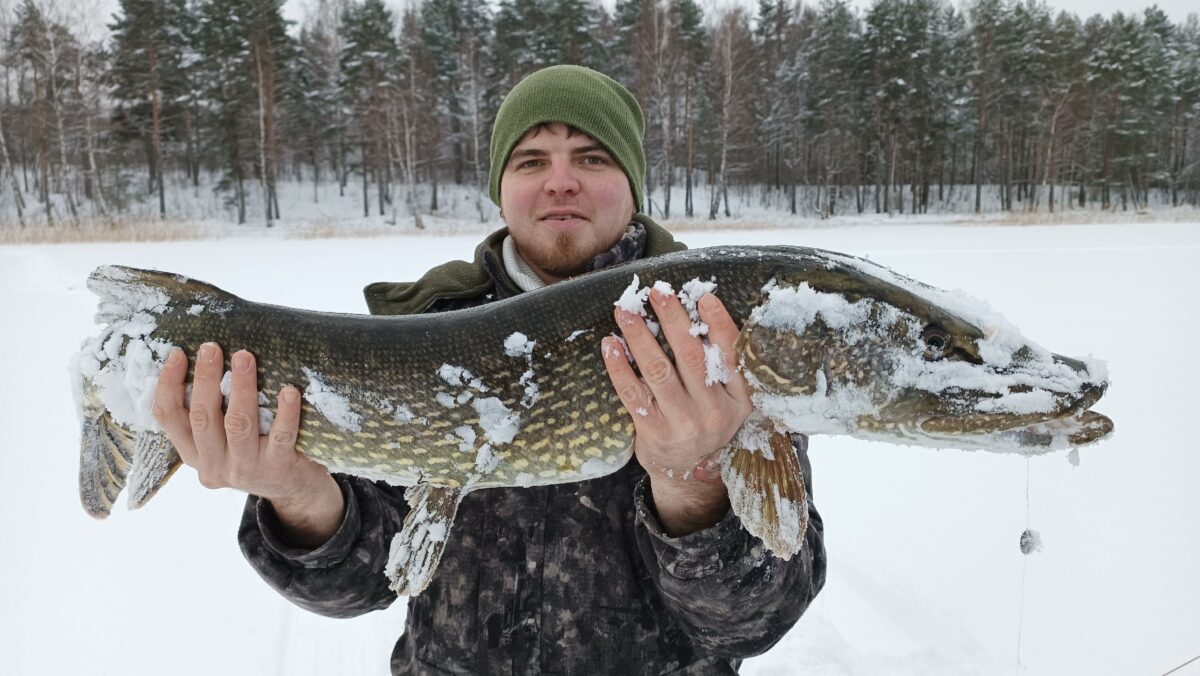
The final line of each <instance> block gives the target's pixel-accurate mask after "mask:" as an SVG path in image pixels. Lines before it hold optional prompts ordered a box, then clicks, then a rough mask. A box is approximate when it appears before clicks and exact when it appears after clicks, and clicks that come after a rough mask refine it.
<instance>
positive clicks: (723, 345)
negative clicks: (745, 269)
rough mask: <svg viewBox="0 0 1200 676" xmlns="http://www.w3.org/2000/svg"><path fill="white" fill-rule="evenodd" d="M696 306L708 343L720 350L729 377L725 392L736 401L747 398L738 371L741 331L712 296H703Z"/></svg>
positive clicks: (747, 393)
mask: <svg viewBox="0 0 1200 676" xmlns="http://www.w3.org/2000/svg"><path fill="white" fill-rule="evenodd" d="M696 305H697V307H698V309H699V310H700V319H701V320H703V321H704V323H705V324H708V341H709V343H711V344H712V345H715V346H717V347H718V348H720V350H721V359H722V362H723V363H724V364H725V369H726V373H727V375H728V376H729V379H728V381H727V382H726V383H725V390H726V391H727V392H728V393H729V394H730V395H731V396H733V397H735V398H738V399H741V398H745V397H748V396H749V394H750V393H749V388H748V387H747V386H746V380H745V378H742V374H741V372H739V371H738V353H737V339H738V335H739V334H740V333H741V330H740V329H738V326H737V323H736V322H734V321H733V317H731V316H730V315H729V311H728V310H726V309H725V304H724V303H722V302H721V299H719V298H717V297H716V296H714V295H713V294H711V293H706V294H704V295H703V296H702V297H701V298H700V301H699V302H698V303H697V304H696Z"/></svg>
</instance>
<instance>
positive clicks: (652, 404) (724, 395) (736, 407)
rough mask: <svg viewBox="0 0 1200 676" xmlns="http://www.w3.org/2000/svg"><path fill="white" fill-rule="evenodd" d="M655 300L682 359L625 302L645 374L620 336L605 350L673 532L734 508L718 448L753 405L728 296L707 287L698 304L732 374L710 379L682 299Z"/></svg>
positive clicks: (626, 324)
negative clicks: (718, 465) (708, 291)
mask: <svg viewBox="0 0 1200 676" xmlns="http://www.w3.org/2000/svg"><path fill="white" fill-rule="evenodd" d="M650 300H651V305H652V306H653V308H654V312H655V314H656V315H657V317H658V320H659V322H660V323H661V325H662V331H663V334H664V335H665V337H666V339H667V343H668V344H669V345H670V346H671V351H672V352H673V353H674V355H675V360H674V361H672V360H671V358H670V357H668V356H667V354H666V353H665V352H663V350H662V348H661V347H660V346H659V344H658V341H657V339H655V337H654V335H653V334H651V332H650V329H649V327H647V326H646V322H645V320H644V319H643V318H641V317H639V316H637V315H634V314H632V313H629V312H626V311H625V310H622V309H617V310H616V319H617V324H618V326H619V327H620V329H621V334H622V335H623V336H624V338H625V341H626V343H627V344H628V346H629V351H630V353H631V354H632V355H633V358H634V360H635V361H636V362H637V364H638V367H639V369H640V370H641V373H642V377H641V378H639V377H638V376H637V374H636V373H635V372H634V370H633V368H632V367H631V366H630V364H629V362H628V360H627V359H626V357H625V351H624V349H623V348H622V347H621V345H620V343H619V342H618V341H617V339H616V338H614V337H609V338H605V339H604V341H603V342H602V353H603V355H604V361H605V367H606V368H607V369H608V374H609V378H611V379H612V383H613V387H615V388H616V391H617V396H619V397H620V398H621V403H623V404H624V405H625V408H626V409H628V410H629V412H630V414H631V416H632V417H633V422H634V428H635V431H636V436H635V438H634V445H633V452H634V454H635V455H636V456H637V459H638V462H640V463H641V464H642V467H644V468H645V469H646V472H647V473H648V474H649V475H650V482H651V490H652V491H653V494H654V501H655V507H656V508H657V511H658V513H659V518H660V520H661V521H662V522H663V526H664V528H666V529H667V531H668V534H671V535H677V534H682V533H684V532H692V531H694V530H699V529H700V528H703V527H707V526H710V525H712V524H713V523H716V521H718V520H720V518H721V517H722V516H723V515H724V513H725V510H726V509H728V504H729V503H728V496H727V493H726V491H725V486H724V484H723V483H721V478H720V473H719V470H717V469H716V464H715V462H714V461H715V455H716V453H717V452H718V451H720V450H721V449H723V448H724V447H725V446H726V445H728V444H729V442H730V441H731V440H732V439H733V437H734V435H735V434H736V433H737V431H738V429H739V428H740V427H741V426H742V423H743V422H745V421H746V418H747V417H748V416H749V415H750V411H751V409H752V408H753V406H752V404H751V402H750V393H749V389H748V388H747V386H746V382H745V380H744V379H743V378H742V376H741V374H740V373H738V370H737V354H736V352H735V349H734V347H735V343H736V342H737V336H738V328H737V325H736V324H735V323H734V321H733V318H732V317H730V316H729V313H728V312H727V311H726V310H725V306H724V305H722V304H721V301H720V300H718V299H717V297H716V296H714V295H712V294H706V295H705V296H704V297H702V298H701V299H700V301H699V303H698V308H699V311H700V319H701V320H702V321H704V323H706V324H707V325H708V337H709V341H710V343H711V345H713V346H716V347H717V348H719V349H720V351H721V360H722V362H723V364H724V367H725V372H726V373H727V374H728V375H729V378H728V382H724V383H722V382H713V383H711V384H708V383H707V382H706V381H707V378H708V369H707V366H706V365H707V361H708V359H707V355H706V354H705V346H704V343H703V341H702V340H701V339H700V338H699V337H697V336H693V335H691V333H690V332H689V329H690V328H691V319H690V318H689V317H688V313H687V311H686V310H685V309H684V307H683V305H682V304H681V303H680V302H679V299H678V298H677V297H676V296H675V295H674V294H667V293H662V292H660V291H658V290H654V289H652V290H651V291H650ZM673 530H674V531H676V532H672V531H673Z"/></svg>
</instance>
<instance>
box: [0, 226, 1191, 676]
mask: <svg viewBox="0 0 1200 676" xmlns="http://www.w3.org/2000/svg"><path fill="white" fill-rule="evenodd" d="M680 237H681V239H683V240H684V241H686V242H688V243H689V244H690V245H692V246H707V245H714V244H794V245H804V246H816V247H821V248H828V249H835V250H838V251H843V252H846V253H852V254H856V255H861V256H869V257H870V258H871V259H872V260H874V261H876V262H878V263H882V264H883V265H886V266H889V267H891V268H893V269H895V270H896V271H898V272H901V273H903V274H906V275H908V276H911V277H914V278H916V279H919V280H921V281H924V282H926V283H929V284H933V285H935V286H940V287H944V288H960V289H963V290H965V291H967V292H968V293H970V294H972V295H974V296H976V297H978V298H981V299H984V300H986V301H987V302H988V303H989V304H990V305H991V307H992V308H993V309H995V310H997V311H999V312H1000V313H1002V314H1004V315H1005V316H1006V317H1007V318H1008V319H1009V320H1011V321H1012V322H1013V323H1014V324H1015V325H1016V326H1018V327H1019V328H1020V329H1021V330H1022V332H1023V333H1024V334H1025V335H1026V336H1028V337H1029V338H1031V339H1032V340H1034V341H1036V342H1038V343H1040V344H1041V345H1043V346H1045V347H1047V348H1049V349H1051V350H1053V351H1055V352H1059V353H1061V354H1065V355H1070V356H1084V355H1088V354H1091V355H1094V356H1096V357H1099V358H1101V359H1104V360H1107V362H1108V365H1109V371H1110V374H1111V378H1112V385H1111V387H1110V389H1109V392H1108V395H1107V396H1106V397H1105V399H1104V400H1103V401H1101V403H1100V404H1099V405H1098V406H1097V407H1096V409H1097V410H1099V411H1101V412H1103V413H1105V414H1107V415H1109V416H1110V417H1112V419H1113V420H1114V421H1115V423H1116V430H1117V431H1116V433H1115V435H1114V436H1113V437H1112V438H1111V439H1110V440H1108V441H1106V442H1104V443H1102V444H1101V445H1099V446H1095V447H1090V448H1085V449H1083V450H1082V451H1081V452H1080V456H1081V457H1080V465H1079V466H1078V467H1072V466H1071V464H1070V463H1069V462H1068V461H1067V458H1066V455H1065V453H1058V454H1053V455H1050V456H1046V457H1039V458H1034V459H1029V460H1026V459H1024V458H1021V457H1018V456H1013V455H994V454H989V453H982V452H971V453H968V452H961V451H950V450H940V451H935V450H926V449H916V448H909V447H900V446H893V445H889V444H881V443H869V442H863V441H856V440H852V439H847V438H841V437H814V439H813V440H812V446H811V448H812V450H811V456H812V460H813V466H814V498H815V502H816V504H817V506H818V508H819V509H820V510H821V514H822V516H823V517H824V519H825V523H826V543H827V547H828V549H829V562H830V566H829V579H828V583H827V585H826V587H825V589H824V591H823V592H822V593H821V594H820V596H819V597H818V598H817V600H816V602H815V603H814V604H813V606H812V607H811V608H810V609H809V611H808V613H807V614H806V615H805V616H804V617H803V618H801V620H800V622H799V623H798V624H797V625H796V627H795V628H794V629H793V630H792V631H791V632H790V633H789V634H788V635H787V636H786V637H785V638H784V640H783V641H782V642H781V643H780V644H779V645H777V646H776V647H775V648H774V649H772V650H771V651H770V652H768V653H767V654H765V655H763V656H761V657H758V658H755V659H752V660H750V661H749V662H747V664H746V665H745V667H744V668H743V673H745V674H752V675H766V674H781V675H782V674H818V675H830V676H832V675H842V674H853V675H855V676H858V675H863V674H889V675H891V674H913V675H917V674H920V675H930V674H945V675H947V676H949V675H955V676H958V675H964V674H1041V675H1046V676H1058V675H1061V674H1149V675H1158V674H1163V673H1164V672H1167V671H1169V670H1170V669H1172V668H1174V667H1177V666H1179V665H1180V664H1182V663H1184V662H1186V661H1187V660H1189V659H1191V658H1193V657H1195V656H1196V655H1197V654H1198V653H1200V576H1198V575H1197V571H1200V478H1198V477H1200V441H1198V440H1197V435H1196V434H1195V432H1194V431H1193V429H1192V427H1191V423H1192V422H1193V421H1194V420H1195V418H1196V416H1197V415H1198V414H1197V411H1196V407H1197V404H1200V397H1198V396H1197V394H1196V388H1197V383H1198V382H1200V356H1198V353H1197V351H1198V345H1200V341H1198V335H1200V301H1198V300H1197V296H1198V293H1200V223H1195V224H1188V223H1174V224H1142V223H1139V224H1123V225H1111V224H1106V225H1075V226H1025V227H997V226H962V225H957V226H955V225H944V226H936V225H935V226H930V225H925V226H912V225H903V224H902V223H889V224H871V225H858V226H852V227H841V228H831V229H797V230H771V231H706V232H696V233H683V234H682V235H680ZM479 239H480V237H479V236H474V235H473V236H463V237H416V236H413V237H394V238H387V239H363V240H287V239H281V238H278V237H250V238H241V239H224V240H216V241H199V242H170V243H159V244H115V243H114V244H90V245H63V246H10V247H0V317H2V318H3V319H2V320H0V321H2V325H3V327H4V329H3V334H2V335H3V338H2V340H3V343H2V347H3V349H2V350H0V369H2V371H0V372H2V373H3V374H4V377H5V380H6V382H7V383H8V385H7V386H5V387H3V388H0V422H2V424H3V429H4V430H5V431H6V434H7V440H6V442H5V443H4V444H3V447H2V448H0V459H2V460H3V472H2V473H0V528H2V531H0V532H2V535H3V543H4V556H3V557H0V598H2V599H3V603H2V604H0V671H2V672H3V673H6V674H89V675H107V674H112V675H121V676H143V675H146V676H149V675H151V674H163V673H172V674H180V675H183V674H212V673H226V674H234V675H240V674H247V675H249V674H254V675H263V674H287V675H289V676H304V675H307V674H379V675H380V676H382V675H383V674H386V673H387V661H388V655H389V654H390V651H391V648H392V643H393V642H394V641H395V639H396V637H397V635H398V634H399V633H400V631H401V629H402V627H403V622H404V610H403V604H402V603H397V604H395V605H394V606H393V608H392V609H390V610H388V611H385V612H380V613H375V614H373V615H370V616H367V617H362V618H358V619H354V620H330V619H326V618H321V617H317V616H315V615H311V614H309V613H307V612H305V611H302V610H299V609H297V608H294V607H292V606H291V605H289V604H288V603H287V602H285V601H283V600H282V599H281V598H280V597H278V596H277V595H276V594H275V593H274V592H272V591H271V590H270V589H269V588H268V587H267V586H266V585H265V584H264V583H262V582H261V581H260V580H259V579H258V578H257V576H256V575H255V573H254V572H253V571H252V570H251V569H250V568H249V566H248V565H246V564H245V562H244V561H243V560H242V557H241V553H240V552H239V551H238V548H237V543H236V526H237V522H238V519H239V516H240V512H241V508H242V504H243V501H244V497H243V496H242V495H241V494H238V493H235V492H233V491H207V490H205V489H203V488H202V487H200V485H199V483H198V482H197V481H196V480H195V474H194V472H192V471H191V470H190V469H187V468H185V469H183V470H181V472H180V474H179V475H178V476H177V477H176V478H175V480H174V481H172V482H171V483H170V485H169V486H168V487H167V488H165V489H164V490H163V491H162V493H160V494H159V496H158V497H157V498H156V499H155V500H154V501H153V504H151V505H149V506H148V507H147V508H145V509H143V510H141V511H139V512H134V513H130V512H127V511H126V510H125V508H124V507H123V506H121V507H119V508H118V509H117V510H116V513H115V514H114V515H113V516H112V517H111V518H110V519H109V520H107V521H105V522H95V521H93V520H92V519H91V518H89V517H88V516H87V515H86V514H85V513H84V511H83V509H82V508H81V507H80V505H79V500H78V496H77V488H76V472H77V466H78V421H77V420H76V415H75V409H74V404H73V402H72V398H71V392H70V384H69V383H68V380H67V377H66V364H67V361H68V359H69V357H70V355H71V354H72V353H73V352H74V351H75V350H77V349H78V347H79V344H80V342H81V341H82V340H83V339H84V338H85V337H88V336H90V335H93V334H94V333H95V332H96V327H95V325H94V324H93V323H92V315H93V313H94V311H95V307H96V299H95V297H94V296H93V295H92V294H91V293H90V292H88V291H87V289H86V288H85V287H84V279H85V277H86V276H87V274H88V272H89V271H91V269H92V268H94V267H95V266H97V265H100V264H108V263H117V264H123V265H131V266H135V267H148V268H157V269H162V270H169V271H172V272H180V273H184V274H187V275H189V276H193V277H197V278H200V279H203V280H205V281H209V282H212V283H215V284H217V285H218V286H221V287H222V288H225V289H227V290H229V291H231V292H233V293H236V294H238V295H240V296H243V297H245V298H249V299H252V300H258V301H266V302H272V303H278V304H283V305H292V306H298V307H304V308H309V309H316V310H332V311H348V312H365V305H364V304H363V302H362V299H361V295H360V290H361V288H362V287H363V286H364V285H365V284H367V283H369V282H372V281H377V280H382V279H387V280H409V279H415V278H416V277H418V276H419V275H420V274H421V273H422V272H423V271H424V270H426V269H427V268H429V267H431V266H432V265H434V264H436V263H438V262H441V261H443V260H447V259H449V258H468V259H469V258H470V256H471V253H472V251H473V249H474V246H475V244H476V243H477V241H478V240H479ZM717 293H718V295H719V294H720V289H719V288H718V289H717ZM1027 506H1028V507H1027ZM1027 527H1029V528H1033V529H1035V530H1037V531H1039V532H1040V533H1041V535H1042V538H1043V541H1044V549H1043V551H1041V552H1038V553H1034V554H1032V555H1030V556H1028V557H1026V556H1024V555H1022V554H1021V552H1020V550H1019V548H1018V538H1019V536H1020V534H1021V532H1022V531H1023V530H1024V529H1025V528H1027ZM1018 637H1019V642H1020V651H1019V652H1018ZM1176 674H1180V675H1188V674H1191V675H1195V674H1200V661H1197V662H1194V663H1192V664H1191V665H1190V666H1188V667H1185V668H1184V669H1182V670H1180V671H1178V672H1176Z"/></svg>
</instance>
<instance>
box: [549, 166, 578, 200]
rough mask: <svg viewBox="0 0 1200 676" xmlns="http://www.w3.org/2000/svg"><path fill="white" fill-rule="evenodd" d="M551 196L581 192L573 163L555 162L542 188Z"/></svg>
mask: <svg viewBox="0 0 1200 676" xmlns="http://www.w3.org/2000/svg"><path fill="white" fill-rule="evenodd" d="M542 187H543V189H544V190H545V191H546V193H547V194H549V195H573V194H575V193H578V192H579V177H578V176H576V175H575V167H573V166H572V165H571V162H569V161H568V162H554V163H552V164H551V165H550V173H549V174H548V175H547V176H546V183H545V184H544V185H543V186H542Z"/></svg>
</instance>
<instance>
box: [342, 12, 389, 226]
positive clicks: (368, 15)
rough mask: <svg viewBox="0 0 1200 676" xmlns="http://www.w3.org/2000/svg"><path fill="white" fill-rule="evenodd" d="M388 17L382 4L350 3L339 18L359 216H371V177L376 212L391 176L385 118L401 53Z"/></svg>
mask: <svg viewBox="0 0 1200 676" xmlns="http://www.w3.org/2000/svg"><path fill="white" fill-rule="evenodd" d="M395 28H396V26H395V21H394V19H393V18H392V13H391V11H390V10H388V9H387V8H386V7H385V6H384V5H383V2H382V0H364V2H363V3H362V4H351V5H350V6H348V7H347V8H346V11H345V13H344V14H343V15H342V28H341V31H342V41H343V46H342V54H341V62H340V64H341V72H342V79H341V90H342V95H343V97H344V98H345V99H346V100H348V101H349V102H350V106H351V108H352V110H353V111H354V116H355V122H356V125H355V129H356V132H357V141H358V146H359V150H360V161H361V164H360V168H361V170H362V188H363V216H369V215H370V213H371V208H370V194H369V193H370V191H369V184H370V179H371V177H372V175H373V176H374V177H375V184H376V187H377V195H378V206H379V213H380V215H383V214H384V213H385V209H386V200H387V197H386V195H385V191H386V189H387V188H386V185H387V182H388V177H389V176H390V171H391V161H390V159H391V158H390V155H389V153H390V145H389V143H388V132H389V123H388V114H389V112H390V100H391V96H392V93H393V91H394V86H393V80H392V77H393V76H394V74H395V73H396V72H397V70H398V66H399V59H398V57H399V50H398V47H397V45H396V41H395V40H394V39H393V37H392V34H393V33H394V31H395Z"/></svg>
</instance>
